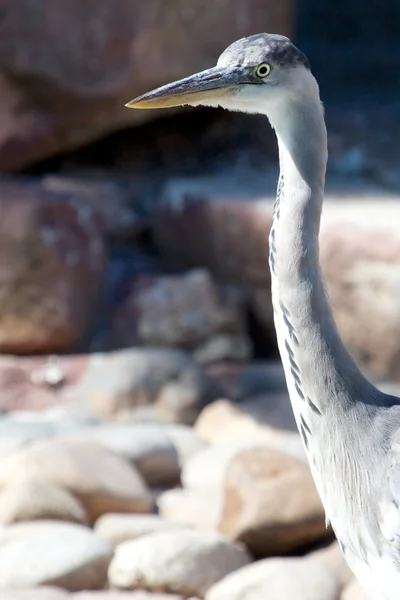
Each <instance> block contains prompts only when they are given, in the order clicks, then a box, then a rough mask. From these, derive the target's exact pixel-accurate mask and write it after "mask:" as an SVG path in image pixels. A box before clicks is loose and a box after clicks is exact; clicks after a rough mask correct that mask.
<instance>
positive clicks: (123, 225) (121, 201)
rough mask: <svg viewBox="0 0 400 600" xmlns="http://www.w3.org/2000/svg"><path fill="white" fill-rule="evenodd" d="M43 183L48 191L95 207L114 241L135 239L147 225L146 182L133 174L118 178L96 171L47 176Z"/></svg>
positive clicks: (106, 232) (107, 232) (104, 227)
mask: <svg viewBox="0 0 400 600" xmlns="http://www.w3.org/2000/svg"><path fill="white" fill-rule="evenodd" d="M41 185H42V187H43V188H44V189H46V190H51V191H55V192H64V193H65V192H67V193H69V194H73V195H74V196H75V197H77V198H79V200H80V202H81V204H87V205H89V206H90V207H92V208H93V209H95V210H96V211H97V212H98V213H99V214H100V215H101V218H102V226H103V230H104V233H105V235H107V236H109V237H110V238H112V239H113V240H126V239H132V238H134V237H136V236H137V235H138V233H140V232H141V231H142V230H143V228H144V225H145V222H144V219H143V218H142V216H141V211H140V210H139V201H140V200H141V198H140V195H141V193H142V192H143V190H142V188H143V184H142V182H139V181H136V180H135V179H133V178H132V177H130V178H129V179H128V178H122V177H118V178H117V177H116V176H115V175H114V174H113V176H112V177H111V176H110V175H104V174H103V173H96V172H92V171H89V172H78V173H77V174H75V175H73V176H72V175H58V174H57V175H54V174H51V175H46V176H45V177H44V178H43V179H42V181H41Z"/></svg>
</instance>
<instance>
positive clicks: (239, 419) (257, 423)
mask: <svg viewBox="0 0 400 600" xmlns="http://www.w3.org/2000/svg"><path fill="white" fill-rule="evenodd" d="M195 432H196V433H197V434H198V436H199V437H200V438H201V439H203V440H205V441H206V442H209V443H211V444H214V445H223V446H229V445H231V446H235V445H236V446H237V445H241V444H242V445H246V444H247V445H248V444H249V440H251V442H252V443H253V445H254V443H256V444H258V445H266V446H268V447H270V448H275V449H276V450H279V451H280V452H284V453H285V454H290V455H291V456H295V457H296V458H299V459H301V460H303V461H304V462H306V455H305V452H304V448H303V445H302V442H301V439H300V436H299V434H298V430H297V427H296V424H295V420H294V417H293V411H292V407H291V404H290V400H289V397H288V395H287V393H285V394H278V393H271V394H264V395H262V396H257V397H254V398H252V399H249V400H247V401H246V402H240V403H239V402H238V403H235V402H230V401H229V400H218V401H217V402H213V403H212V404H210V405H209V406H207V407H205V408H204V409H203V410H202V412H201V413H200V415H199V417H198V419H197V421H196V424H195ZM210 452H213V451H212V450H210ZM204 455H206V453H204ZM212 468H213V467H212Z"/></svg>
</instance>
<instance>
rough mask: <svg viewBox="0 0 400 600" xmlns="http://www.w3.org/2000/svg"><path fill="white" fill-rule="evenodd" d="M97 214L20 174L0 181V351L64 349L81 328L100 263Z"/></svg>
mask: <svg viewBox="0 0 400 600" xmlns="http://www.w3.org/2000/svg"><path fill="white" fill-rule="evenodd" d="M104 258H105V257H104V242H103V237H102V234H101V229H100V222H99V217H98V215H97V214H96V213H95V211H93V209H91V208H90V207H88V206H86V205H79V203H78V202H77V201H76V200H75V199H74V198H73V197H72V196H68V195H62V194H57V193H54V192H46V191H43V190H41V189H40V188H39V187H38V186H36V185H35V184H33V183H31V182H29V181H27V182H25V181H24V180H16V181H10V182H5V183H1V185H0V281H1V283H2V285H1V287H0V351H1V352H12V353H17V354H28V353H44V352H58V351H65V350H70V349H71V348H73V347H74V345H76V344H77V343H78V342H80V341H82V338H83V336H84V335H85V333H86V332H87V330H88V327H89V325H90V323H91V320H92V316H93V308H94V306H95V305H96V301H97V298H98V294H99V289H100V284H101V281H102V277H103V269H104V262H105V261H104Z"/></svg>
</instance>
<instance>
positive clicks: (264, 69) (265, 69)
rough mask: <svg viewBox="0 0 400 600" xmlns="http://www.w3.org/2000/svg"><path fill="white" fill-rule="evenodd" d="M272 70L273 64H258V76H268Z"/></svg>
mask: <svg viewBox="0 0 400 600" xmlns="http://www.w3.org/2000/svg"><path fill="white" fill-rule="evenodd" d="M270 72H271V65H269V64H268V63H262V64H261V65H258V67H257V68H256V75H257V77H267V76H268V75H269V74H270Z"/></svg>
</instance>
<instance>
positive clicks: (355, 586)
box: [340, 579, 368, 600]
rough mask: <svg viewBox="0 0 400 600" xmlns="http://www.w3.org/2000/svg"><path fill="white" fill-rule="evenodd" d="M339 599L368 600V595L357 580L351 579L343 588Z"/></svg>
mask: <svg viewBox="0 0 400 600" xmlns="http://www.w3.org/2000/svg"><path fill="white" fill-rule="evenodd" d="M340 600H368V596H367V594H366V593H365V591H364V589H363V588H362V587H361V585H360V584H359V583H358V581H357V580H355V579H353V581H351V582H350V583H349V584H348V585H346V587H345V588H344V590H343V592H342V595H341V596H340Z"/></svg>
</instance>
